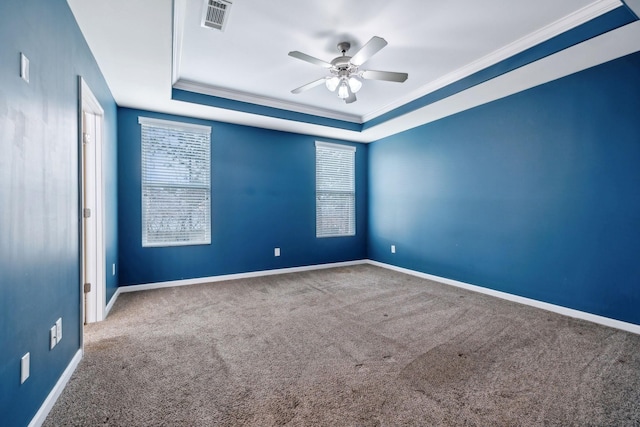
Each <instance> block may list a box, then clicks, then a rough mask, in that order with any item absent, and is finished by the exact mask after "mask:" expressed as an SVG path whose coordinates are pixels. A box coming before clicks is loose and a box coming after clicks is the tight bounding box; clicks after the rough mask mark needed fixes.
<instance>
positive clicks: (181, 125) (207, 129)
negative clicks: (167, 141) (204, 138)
mask: <svg viewBox="0 0 640 427" xmlns="http://www.w3.org/2000/svg"><path fill="white" fill-rule="evenodd" d="M138 123H139V124H141V125H145V126H155V127H160V128H168V129H177V130H182V131H185V132H197V133H205V134H211V126H205V125H196V124H194V123H185V122H174V121H171V120H162V119H152V118H150V117H138Z"/></svg>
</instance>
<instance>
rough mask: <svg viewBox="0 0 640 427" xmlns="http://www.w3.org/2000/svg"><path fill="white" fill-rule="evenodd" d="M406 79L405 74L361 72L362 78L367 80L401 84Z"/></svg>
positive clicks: (407, 75) (406, 75)
mask: <svg viewBox="0 0 640 427" xmlns="http://www.w3.org/2000/svg"><path fill="white" fill-rule="evenodd" d="M407 77H409V74H407V73H394V72H393V71H374V70H366V71H363V72H362V78H363V79H367V80H384V81H387V82H398V83H402V82H404V81H405V80H407Z"/></svg>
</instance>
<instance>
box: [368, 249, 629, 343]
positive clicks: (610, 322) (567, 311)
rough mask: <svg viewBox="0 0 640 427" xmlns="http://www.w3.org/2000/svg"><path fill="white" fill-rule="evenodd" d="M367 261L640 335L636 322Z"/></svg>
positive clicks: (370, 261) (369, 261) (371, 262)
mask: <svg viewBox="0 0 640 427" xmlns="http://www.w3.org/2000/svg"><path fill="white" fill-rule="evenodd" d="M367 263H369V264H371V265H375V266H378V267H382V268H386V269H389V270H394V271H398V272H400V273H405V274H409V275H411V276H416V277H420V278H423V279H428V280H433V281H434V282H439V283H443V284H445V285H451V286H456V287H458V288H463V289H467V290H470V291H473V292H479V293H481V294H486V295H491V296H494V297H497V298H502V299H505V300H508V301H513V302H517V303H520V304H525V305H529V306H532V307H536V308H541V309H543V310H547V311H552V312H554V313H558V314H562V315H564V316H568V317H573V318H576V319H582V320H587V321H589V322H593V323H598V324H600V325H604V326H609V327H611V328H616V329H621V330H623V331H627V332H631V333H634V334H638V335H640V325H636V324H635V323H628V322H623V321H620V320H615V319H611V318H609V317H604V316H598V315H596V314H591V313H587V312H585V311H580V310H574V309H572V308H567V307H563V306H561V305H555V304H549V303H547V302H542V301H538V300H534V299H531V298H525V297H521V296H518V295H513V294H508V293H506V292H501V291H496V290H493V289H489V288H483V287H482V286H477V285H471V284H469V283H464V282H459V281H457V280H452V279H447V278H446V277H440V276H434V275H432V274H427V273H421V272H419V271H415V270H409V269H408V268H402V267H396V266H395V265H391V264H385V263H382V262H378V261H373V260H367Z"/></svg>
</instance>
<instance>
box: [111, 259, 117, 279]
mask: <svg viewBox="0 0 640 427" xmlns="http://www.w3.org/2000/svg"><path fill="white" fill-rule="evenodd" d="M111 275H112V276H115V275H116V263H115V262H114V263H113V264H111Z"/></svg>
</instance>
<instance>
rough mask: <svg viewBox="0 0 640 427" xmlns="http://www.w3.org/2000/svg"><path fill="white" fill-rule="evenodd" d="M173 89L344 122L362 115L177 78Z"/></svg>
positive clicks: (355, 121)
mask: <svg viewBox="0 0 640 427" xmlns="http://www.w3.org/2000/svg"><path fill="white" fill-rule="evenodd" d="M173 88H174V89H181V90H186V91H189V92H195V93H200V94H203V95H210V96H217V97H220V98H225V99H231V100H234V101H240V102H246V103H249V104H256V105H261V106H264V107H271V108H278V109H280V110H285V111H293V112H296V113H302V114H309V115H312V116H320V117H325V118H328V119H335V120H342V121H344V122H351V123H358V124H362V117H360V116H358V115H355V114H342V113H337V112H335V111H331V110H326V109H324V108H316V107H309V106H305V105H301V104H297V103H294V102H288V101H282V100H279V99H274V98H270V97H266V96H260V95H254V94H249V93H247V92H241V91H237V90H233V89H226V88H222V87H218V86H212V85H206V84H203V83H198V82H194V81H190V80H185V79H178V80H177V81H176V82H175V83H174V84H173Z"/></svg>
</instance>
